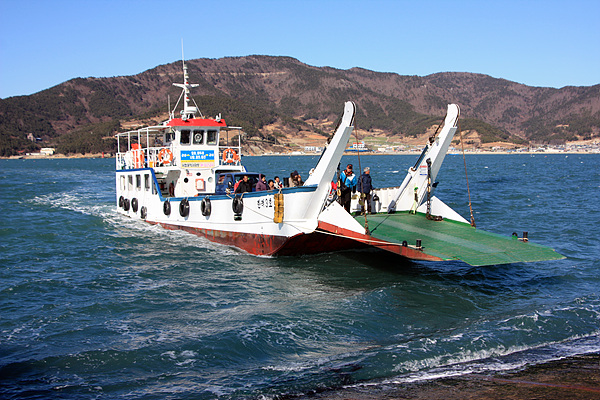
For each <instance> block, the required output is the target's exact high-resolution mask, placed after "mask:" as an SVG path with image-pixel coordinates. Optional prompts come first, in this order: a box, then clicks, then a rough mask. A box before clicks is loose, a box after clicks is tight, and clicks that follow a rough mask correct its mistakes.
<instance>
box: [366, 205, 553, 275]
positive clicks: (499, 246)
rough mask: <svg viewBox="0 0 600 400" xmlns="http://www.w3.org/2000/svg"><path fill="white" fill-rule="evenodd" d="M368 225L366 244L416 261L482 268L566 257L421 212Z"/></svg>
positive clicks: (371, 218) (376, 217)
mask: <svg viewBox="0 0 600 400" xmlns="http://www.w3.org/2000/svg"><path fill="white" fill-rule="evenodd" d="M356 221H357V222H359V223H360V224H361V225H362V226H363V227H364V225H365V219H364V216H357V217H356ZM368 224H369V228H370V239H369V240H368V243H369V244H371V245H373V246H375V247H378V248H381V249H383V250H387V251H391V252H392V253H396V254H400V255H404V256H405V257H407V258H411V259H415V260H429V261H448V260H459V261H463V262H465V263H467V264H470V265H473V266H483V265H496V264H510V263H516V262H531V261H547V260H559V259H563V258H565V257H564V256H562V255H561V254H559V253H557V252H556V251H554V250H553V249H551V248H549V247H545V246H541V245H538V244H535V243H531V242H528V241H523V239H518V238H516V237H506V236H502V235H498V234H495V233H490V232H485V231H482V230H479V229H476V228H474V227H472V226H471V225H470V224H468V223H464V222H459V221H453V220H450V219H444V220H442V221H434V220H431V219H428V218H427V217H426V215H425V214H423V213H416V214H411V213H409V212H399V213H394V214H377V215H370V216H369V218H368ZM407 249H412V250H413V251H411V252H409V251H407ZM405 253H410V254H411V255H407V254H405Z"/></svg>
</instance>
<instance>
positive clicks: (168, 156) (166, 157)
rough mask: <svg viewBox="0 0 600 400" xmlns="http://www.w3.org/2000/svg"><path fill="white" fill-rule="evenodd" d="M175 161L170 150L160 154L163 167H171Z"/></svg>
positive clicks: (163, 150)
mask: <svg viewBox="0 0 600 400" xmlns="http://www.w3.org/2000/svg"><path fill="white" fill-rule="evenodd" d="M171 161H173V152H172V151H171V150H169V149H162V150H161V151H159V152H158V162H159V163H161V164H163V165H169V164H171Z"/></svg>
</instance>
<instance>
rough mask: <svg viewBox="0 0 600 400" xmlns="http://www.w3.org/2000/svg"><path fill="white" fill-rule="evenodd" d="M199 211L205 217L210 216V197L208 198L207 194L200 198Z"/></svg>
mask: <svg viewBox="0 0 600 400" xmlns="http://www.w3.org/2000/svg"><path fill="white" fill-rule="evenodd" d="M200 211H201V212H202V215H204V216H205V217H210V212H211V211H212V207H211V204H210V199H209V198H208V196H206V197H205V198H203V199H202V202H201V203H200Z"/></svg>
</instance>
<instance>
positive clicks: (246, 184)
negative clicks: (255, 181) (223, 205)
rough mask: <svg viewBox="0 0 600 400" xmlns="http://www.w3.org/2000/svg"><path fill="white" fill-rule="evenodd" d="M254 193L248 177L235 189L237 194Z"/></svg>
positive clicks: (245, 176)
mask: <svg viewBox="0 0 600 400" xmlns="http://www.w3.org/2000/svg"><path fill="white" fill-rule="evenodd" d="M251 191H252V182H250V181H249V180H248V175H244V177H243V178H242V179H241V180H240V181H239V184H238V187H237V188H236V189H235V193H246V192H251Z"/></svg>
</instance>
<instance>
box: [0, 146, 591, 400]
mask: <svg viewBox="0 0 600 400" xmlns="http://www.w3.org/2000/svg"><path fill="white" fill-rule="evenodd" d="M415 158H416V156H361V158H360V162H359V160H358V158H357V156H352V157H345V158H344V160H343V164H344V163H347V162H352V163H353V164H354V165H355V168H357V167H359V164H360V167H361V168H364V167H365V166H369V167H371V174H372V176H373V182H374V185H375V186H376V187H385V186H397V185H399V184H400V183H401V181H402V179H403V178H404V175H405V171H406V169H407V168H408V167H410V166H411V165H412V164H413V163H414V161H415ZM244 162H245V164H246V165H247V167H248V169H249V170H254V171H257V172H263V173H266V174H267V175H268V177H269V178H271V177H273V176H274V175H279V176H284V175H286V176H289V173H290V172H291V171H292V170H294V169H296V170H298V171H299V172H300V173H301V174H302V175H303V177H304V178H306V176H307V175H308V171H309V169H310V168H311V167H312V166H314V164H315V162H316V157H283V156H280V157H277V156H273V157H245V158H244ZM467 167H468V177H469V184H470V190H471V198H472V203H473V209H474V216H475V221H476V223H477V227H478V228H479V229H483V230H487V231H491V232H495V233H498V234H503V235H507V236H509V235H510V234H511V233H512V232H518V233H519V234H521V233H522V232H523V231H527V232H528V233H529V238H530V240H531V241H533V242H536V243H540V244H543V245H547V246H549V247H552V248H554V249H556V250H557V251H558V252H559V253H561V254H563V255H565V256H566V257H567V258H566V259H564V260H556V261H548V262H537V263H519V264H511V265H492V266H486V267H471V266H469V265H466V264H463V263H460V262H440V263H426V262H409V261H407V260H402V259H400V258H398V257H395V256H392V255H387V254H383V253H374V252H356V251H350V252H345V253H337V254H322V255H315V256H305V257H282V258H260V257H255V256H251V255H247V254H245V253H243V252H241V251H239V250H236V249H233V248H229V247H225V246H222V245H217V244H213V243H211V242H209V241H207V240H205V239H204V238H199V237H196V236H193V235H190V234H187V233H184V232H181V231H167V230H164V229H162V228H160V227H157V226H152V225H149V224H146V223H143V222H141V221H140V220H132V219H129V218H126V217H123V216H121V215H119V214H117V212H116V202H115V182H114V160H113V159H62V160H0V210H1V214H2V220H1V223H0V398H3V399H49V398H57V399H77V400H81V399H257V398H261V399H274V398H281V397H293V396H295V395H306V394H310V393H314V392H315V391H321V390H324V389H335V388H341V387H348V386H355V385H394V384H401V383H404V382H413V381H418V380H425V379H435V378H438V377H446V376H455V375H461V374H466V373H470V372H481V373H486V372H493V371H504V370H512V369H518V368H522V367H523V366H526V365H531V364H537V363H543V362H546V361H549V360H555V359H560V358H563V357H568V356H571V355H576V354H584V353H591V352H600V155H579V154H569V155H566V154H556V155H543V154H536V155H468V156H467ZM438 180H439V182H440V184H439V186H438V189H437V192H436V195H437V196H438V197H439V198H441V199H442V200H443V201H444V202H446V203H447V204H449V205H450V206H451V207H452V208H454V209H456V210H457V211H458V212H460V213H461V214H462V215H463V216H465V217H466V218H467V219H469V208H468V197H467V185H466V179H465V173H464V165H463V158H462V156H461V155H448V156H447V157H446V160H445V162H444V165H443V166H442V170H441V172H440V174H439V176H438Z"/></svg>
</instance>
